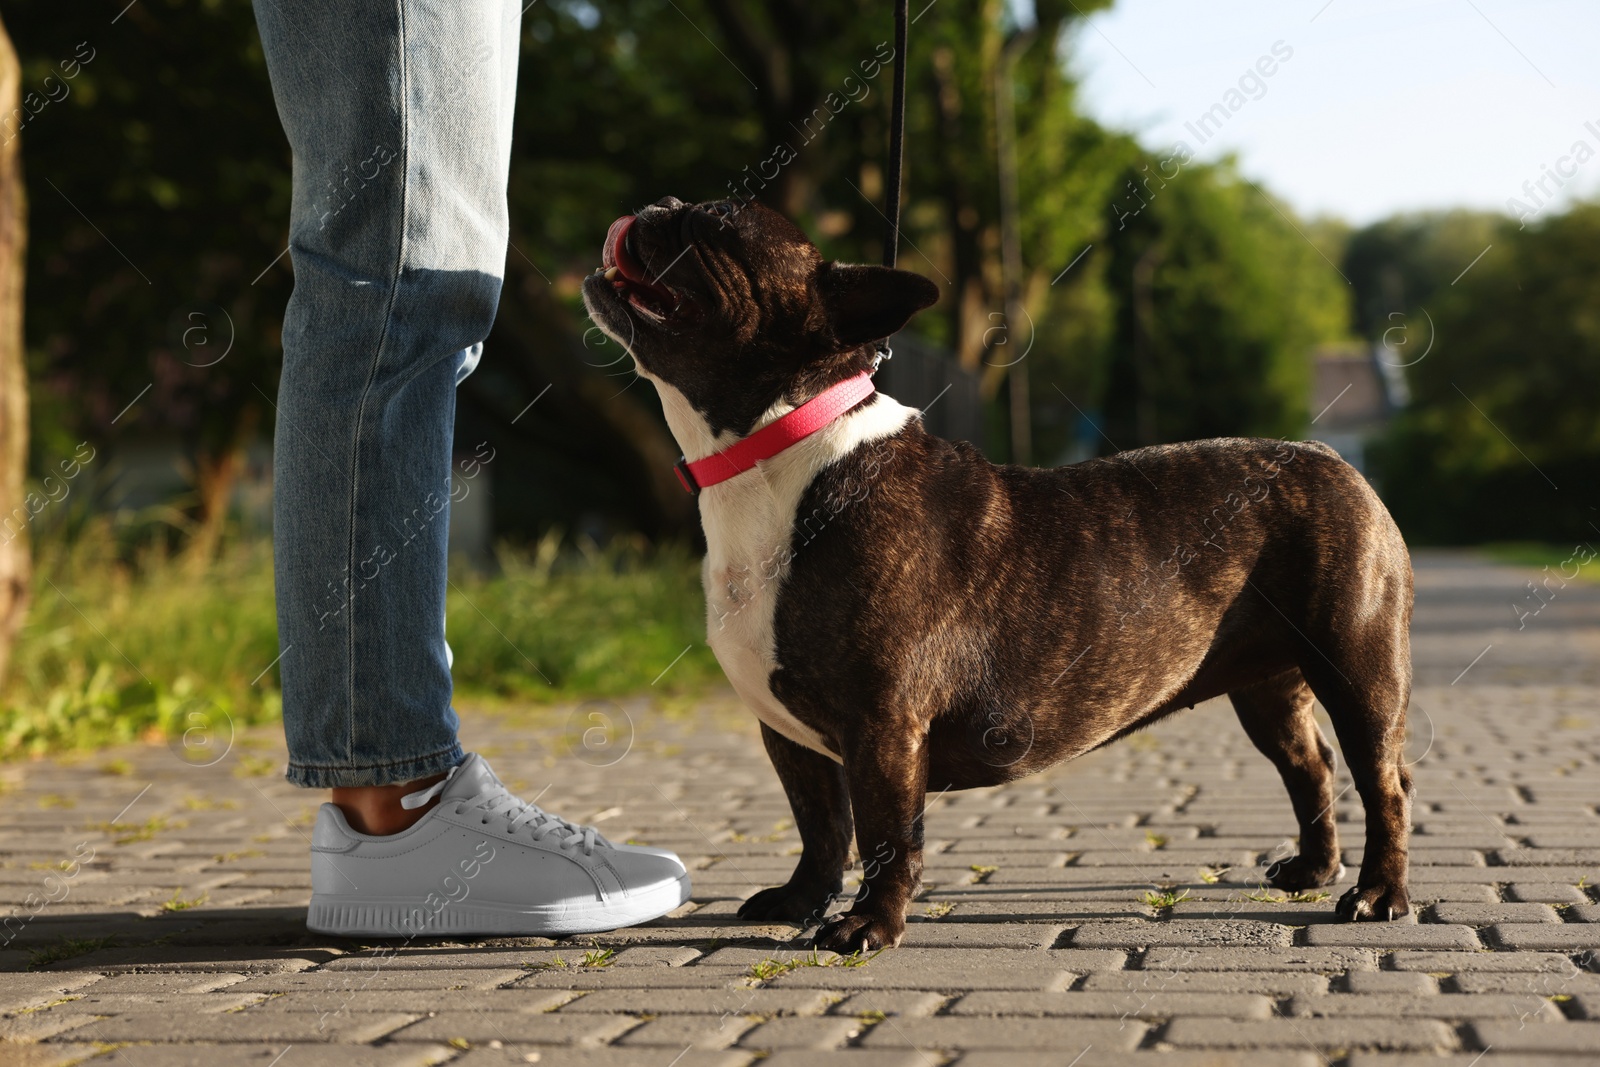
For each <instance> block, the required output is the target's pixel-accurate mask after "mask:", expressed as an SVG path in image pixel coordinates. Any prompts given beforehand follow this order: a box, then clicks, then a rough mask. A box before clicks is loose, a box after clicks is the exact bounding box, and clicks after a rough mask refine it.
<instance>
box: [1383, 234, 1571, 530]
mask: <svg viewBox="0 0 1600 1067" xmlns="http://www.w3.org/2000/svg"><path fill="white" fill-rule="evenodd" d="M1388 225H1390V226H1394V225H1395V224H1388ZM1407 225H1410V226H1411V227H1413V228H1414V230H1420V231H1421V232H1422V233H1423V234H1428V235H1431V240H1429V241H1418V242H1417V246H1420V249H1421V251H1420V252H1419V251H1417V250H1415V248H1414V247H1413V248H1410V249H1408V250H1407V251H1406V252H1404V253H1402V254H1399V255H1396V256H1395V261H1396V265H1395V266H1394V267H1393V269H1394V270H1395V271H1396V272H1401V273H1403V272H1405V271H1406V270H1408V269H1413V270H1416V278H1417V279H1418V281H1416V282H1414V283H1413V284H1414V285H1415V289H1414V292H1415V293H1416V297H1415V299H1416V301H1417V302H1416V304H1414V305H1411V306H1410V307H1408V308H1407V309H1406V313H1407V316H1408V321H1409V322H1413V323H1414V322H1416V321H1417V315H1418V313H1419V311H1420V309H1422V308H1426V309H1427V310H1428V316H1427V317H1428V319H1431V323H1432V329H1431V336H1430V337H1428V338H1427V340H1429V341H1431V344H1432V349H1431V351H1428V352H1427V355H1426V356H1425V357H1423V356H1422V352H1423V349H1422V348H1421V347H1420V342H1421V339H1419V341H1418V347H1415V348H1411V349H1410V352H1409V353H1408V361H1412V362H1411V365H1410V366H1408V367H1407V368H1406V375H1407V379H1408V382H1409V384H1410V389H1411V393H1412V401H1411V405H1410V407H1409V408H1408V409H1407V410H1406V411H1405V412H1404V413H1403V414H1402V416H1401V417H1400V418H1398V419H1397V420H1396V422H1395V423H1394V426H1393V428H1392V432H1391V433H1390V434H1389V435H1388V437H1387V438H1386V440H1385V441H1384V442H1383V444H1382V447H1381V448H1380V449H1379V450H1378V451H1377V453H1376V459H1377V464H1378V471H1379V473H1380V475H1381V477H1382V479H1383V484H1384V488H1385V491H1386V496H1387V498H1388V501H1389V505H1390V508H1391V509H1392V510H1393V511H1394V513H1395V516H1396V518H1397V519H1398V520H1399V521H1400V523H1401V526H1402V528H1403V529H1404V530H1405V531H1406V533H1407V534H1408V535H1409V536H1411V537H1413V538H1416V539H1418V540H1422V541H1428V542H1436V543H1439V542H1442V543H1453V544H1461V543H1477V542H1482V541H1488V540H1504V539H1512V538H1547V539H1580V540H1587V541H1595V540H1597V539H1600V474H1597V472H1600V420H1597V419H1596V418H1595V413H1596V411H1597V410H1600V205H1594V204H1584V205H1580V206H1578V207H1576V208H1574V209H1573V210H1571V211H1570V212H1568V213H1566V214H1563V215H1555V216H1550V217H1548V218H1546V219H1544V220H1543V221H1542V222H1540V223H1538V224H1536V225H1534V226H1530V227H1528V228H1527V229H1525V230H1523V229H1519V228H1518V227H1517V225H1516V224H1515V222H1513V221H1511V220H1506V219H1500V220H1498V221H1490V220H1487V219H1484V218H1483V217H1481V216H1476V217H1474V216H1466V215H1458V216H1453V217H1445V218H1441V219H1435V220H1421V221H1413V222H1410V223H1408V224H1407ZM1396 228H1399V229H1401V232H1404V230H1403V228H1402V227H1398V226H1397V227H1396ZM1374 243H1375V242H1374ZM1365 244H1366V242H1363V241H1362V235H1357V237H1356V238H1355V239H1353V241H1352V248H1360V247H1363V246H1364V245H1365ZM1447 249H1448V250H1449V251H1448V253H1447V252H1446V251H1445V250H1447ZM1485 250H1487V251H1485ZM1480 253H1482V258H1481V259H1479V260H1478V261H1477V262H1476V263H1473V260H1474V258H1475V257H1477V256H1478V255H1479V254H1480ZM1419 262H1421V263H1422V264H1423V267H1422V268H1420V269H1418V268H1416V267H1415V265H1416V264H1417V263H1419ZM1429 262H1436V263H1437V268H1436V269H1429V268H1428V266H1427V264H1428V263H1429ZM1469 265H1470V267H1471V269H1470V270H1469V269H1467V268H1468V266H1469ZM1463 271H1464V272H1465V273H1462V272H1463ZM1383 321H1387V320H1386V319H1383V320H1379V323H1380V324H1381V322H1383ZM1424 321H1426V320H1424Z"/></svg>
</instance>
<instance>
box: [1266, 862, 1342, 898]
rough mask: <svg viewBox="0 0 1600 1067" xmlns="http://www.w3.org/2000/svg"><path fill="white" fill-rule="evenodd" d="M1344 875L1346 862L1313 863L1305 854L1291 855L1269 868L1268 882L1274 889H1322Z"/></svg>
mask: <svg viewBox="0 0 1600 1067" xmlns="http://www.w3.org/2000/svg"><path fill="white" fill-rule="evenodd" d="M1343 877H1344V864H1342V863H1340V862H1339V861H1338V860H1337V859H1335V860H1334V861H1333V862H1332V863H1331V864H1328V863H1313V862H1312V861H1311V860H1309V859H1307V858H1306V857H1305V856H1290V857H1289V858H1288V859H1286V860H1279V861H1278V862H1277V863H1274V864H1273V865H1272V866H1270V867H1268V868H1267V884H1268V885H1270V886H1271V887H1272V888H1274V889H1285V890H1288V891H1289V892H1291V893H1293V892H1298V891H1300V890H1304V889H1321V888H1322V887H1323V886H1325V885H1333V884H1334V883H1335V882H1337V881H1338V880H1339V879H1341V878H1343Z"/></svg>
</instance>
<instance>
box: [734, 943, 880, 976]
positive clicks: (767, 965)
mask: <svg viewBox="0 0 1600 1067" xmlns="http://www.w3.org/2000/svg"><path fill="white" fill-rule="evenodd" d="M883 951H884V950H883V949H879V950H878V951H877V952H874V953H872V954H871V955H870V956H868V955H864V954H863V953H862V952H861V950H860V949H857V950H856V951H854V952H852V953H850V954H849V955H848V956H834V957H833V958H831V959H826V960H825V959H823V958H822V957H821V956H819V955H817V950H816V949H812V950H811V954H810V955H809V956H791V957H790V958H789V959H786V960H779V959H773V958H772V957H771V956H769V957H767V958H766V959H764V960H759V961H757V962H756V963H752V964H751V965H750V969H749V970H748V971H746V972H745V977H747V978H752V979H754V980H756V981H758V982H768V981H771V980H772V979H774V978H778V977H780V976H782V975H785V974H788V973H789V972H790V971H793V970H798V969H799V968H801V967H865V966H866V965H867V964H869V963H871V962H872V961H873V960H875V959H877V958H878V956H879V955H881V954H882V953H883Z"/></svg>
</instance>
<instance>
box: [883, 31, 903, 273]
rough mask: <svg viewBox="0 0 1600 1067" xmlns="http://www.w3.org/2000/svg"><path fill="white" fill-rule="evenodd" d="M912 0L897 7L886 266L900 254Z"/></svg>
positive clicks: (890, 129) (885, 202) (886, 206)
mask: <svg viewBox="0 0 1600 1067" xmlns="http://www.w3.org/2000/svg"><path fill="white" fill-rule="evenodd" d="M909 3H910V0H895V5H894V102H893V104H892V105H891V106H890V110H889V175H888V185H887V187H886V188H887V190H888V192H887V194H886V195H885V196H884V204H883V214H884V217H885V218H886V219H888V220H889V236H888V238H887V239H885V241H884V246H883V265H884V266H885V267H892V266H894V265H895V257H896V255H897V254H898V253H899V251H900V171H901V162H902V160H903V158H904V156H905V147H906V28H907V27H906V8H907V6H908V4H909Z"/></svg>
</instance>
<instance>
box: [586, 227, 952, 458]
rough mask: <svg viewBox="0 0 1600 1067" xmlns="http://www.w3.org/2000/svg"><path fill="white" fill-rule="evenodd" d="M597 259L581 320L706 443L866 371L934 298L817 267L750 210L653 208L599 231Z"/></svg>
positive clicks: (795, 236) (920, 283) (842, 267)
mask: <svg viewBox="0 0 1600 1067" xmlns="http://www.w3.org/2000/svg"><path fill="white" fill-rule="evenodd" d="M600 258H601V268H600V270H598V271H596V272H595V273H593V274H591V275H589V277H588V278H586V279H585V280H584V283H583V299H584V303H585V304H586V305H587V306H588V308H589V314H590V315H591V316H592V317H593V318H594V321H595V322H596V323H598V324H599V325H600V327H601V329H603V330H605V332H606V333H608V334H609V335H611V336H612V337H614V338H616V339H617V340H618V341H619V342H621V343H622V344H623V346H625V347H626V348H627V349H628V351H629V352H631V353H632V354H633V357H634V360H635V362H636V363H637V364H638V366H639V369H640V370H641V371H642V372H643V373H644V374H645V375H646V376H648V377H650V378H652V379H655V380H657V381H658V382H663V383H665V384H667V385H670V386H672V387H673V388H674V389H676V390H678V391H679V392H680V393H682V394H683V395H684V397H685V398H687V399H688V401H689V403H691V404H692V405H693V406H694V407H695V408H696V409H697V410H698V411H699V412H700V413H701V414H702V415H703V416H705V419H706V422H707V423H708V425H709V426H710V428H711V430H712V432H713V433H714V434H715V433H719V432H721V431H723V430H730V431H732V432H734V433H739V434H743V433H747V432H748V431H749V430H750V428H751V427H752V426H753V425H754V424H755V422H756V420H757V419H758V418H759V417H760V416H761V414H762V413H763V412H765V411H767V410H768V409H769V408H770V407H771V406H772V405H773V404H774V403H776V402H777V401H778V400H779V399H780V398H783V397H785V396H787V397H789V398H790V399H791V400H793V401H795V402H799V401H800V400H803V399H807V398H809V397H810V396H811V395H814V394H815V393H817V392H820V391H821V390H822V389H823V388H826V387H827V386H828V385H831V384H833V383H834V382H837V381H839V380H841V379H843V378H846V377H849V376H850V375H852V374H856V373H858V372H859V371H861V370H864V369H866V368H868V367H870V366H871V365H872V356H873V350H874V349H873V343H874V342H875V341H877V340H878V339H880V338H883V337H887V336H889V335H890V334H892V333H894V332H895V331H896V330H898V329H900V327H902V326H904V325H905V324H906V322H907V320H909V319H910V318H911V316H912V315H915V314H916V313H917V312H918V311H920V310H922V309H923V308H925V307H927V306H929V305H930V304H932V303H933V302H934V301H936V300H937V299H938V298H939V290H938V288H937V287H936V286H935V285H934V284H933V283H932V282H930V281H928V280H927V279H926V278H924V277H922V276H921V275H920V274H913V273H911V272H910V271H903V270H892V269H890V268H887V267H872V266H858V265H854V264H844V263H832V262H828V261H826V260H824V259H823V258H822V254H821V253H820V252H818V251H817V248H816V246H815V245H813V244H812V243H811V242H810V241H809V240H807V239H806V236H805V234H803V233H801V232H800V231H799V230H798V229H796V228H795V226H794V225H793V224H792V223H790V222H789V220H788V219H786V218H784V217H783V216H782V215H780V214H778V213H777V212H775V211H773V210H771V209H769V208H766V207H763V206H761V205H759V204H753V203H751V204H740V203H734V202H729V201H714V202H708V203H703V204H685V203H683V202H682V201H680V200H678V199H677V198H675V197H670V196H669V197H666V198H664V199H662V200H659V201H657V202H656V203H654V204H652V205H650V206H649V207H647V208H645V209H644V210H643V211H641V212H639V214H637V215H625V216H623V217H622V218H620V219H618V220H617V221H616V222H614V223H612V224H611V230H610V232H609V233H607V234H606V241H605V246H604V247H603V249H602V250H601V254H600Z"/></svg>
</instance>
